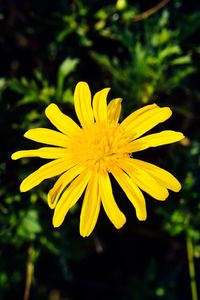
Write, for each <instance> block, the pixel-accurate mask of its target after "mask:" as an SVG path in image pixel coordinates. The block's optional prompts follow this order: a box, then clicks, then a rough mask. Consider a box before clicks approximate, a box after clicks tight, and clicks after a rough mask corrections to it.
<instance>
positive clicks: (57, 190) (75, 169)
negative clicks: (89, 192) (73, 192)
mask: <svg viewBox="0 0 200 300" xmlns="http://www.w3.org/2000/svg"><path fill="white" fill-rule="evenodd" d="M82 171H83V167H82V166H80V165H75V164H74V162H73V161H72V164H71V169H69V170H68V171H67V172H65V173H64V174H62V175H61V176H60V177H59V178H58V180H57V181H56V182H55V184H54V186H53V188H52V189H51V190H50V191H49V193H48V205H49V207H50V208H51V209H53V208H55V206H56V204H57V202H58V200H59V197H60V195H61V193H62V192H63V191H64V189H65V188H66V186H67V185H68V184H69V183H70V182H71V181H72V180H74V178H75V177H77V176H78V175H79V174H80V173H81V172H82Z"/></svg>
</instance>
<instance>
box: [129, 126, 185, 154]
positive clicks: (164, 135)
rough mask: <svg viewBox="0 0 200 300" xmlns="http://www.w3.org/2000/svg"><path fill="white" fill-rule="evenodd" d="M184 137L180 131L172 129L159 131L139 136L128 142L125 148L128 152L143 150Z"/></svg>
mask: <svg viewBox="0 0 200 300" xmlns="http://www.w3.org/2000/svg"><path fill="white" fill-rule="evenodd" d="M183 138H184V135H183V134H182V133H181V132H177V131H173V130H165V131H161V132H159V133H153V134H149V135H147V136H145V137H142V138H139V139H137V140H135V141H133V142H131V143H129V144H128V146H127V150H128V151H129V152H137V151H141V150H145V149H147V148H150V147H157V146H162V145H166V144H171V143H175V142H178V141H180V140H182V139H183Z"/></svg>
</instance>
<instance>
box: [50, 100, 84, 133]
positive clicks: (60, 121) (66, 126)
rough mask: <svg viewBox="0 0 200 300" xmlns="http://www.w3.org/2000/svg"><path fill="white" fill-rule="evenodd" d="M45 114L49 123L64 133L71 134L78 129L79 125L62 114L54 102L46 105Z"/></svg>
mask: <svg viewBox="0 0 200 300" xmlns="http://www.w3.org/2000/svg"><path fill="white" fill-rule="evenodd" d="M45 114H46V116H47V118H48V119H49V120H50V121H51V123H52V124H53V125H54V126H55V127H56V128H57V129H58V130H60V131H61V132H63V133H64V134H67V135H69V136H72V135H75V134H77V133H78V132H79V130H80V127H79V126H78V125H77V124H76V123H75V122H74V121H73V120H72V119H71V118H69V117H68V116H66V115H65V114H63V113H62V112H61V111H60V109H59V108H58V106H57V105H56V104H54V103H52V104H50V105H49V106H47V108H46V110H45Z"/></svg>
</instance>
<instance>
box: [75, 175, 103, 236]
mask: <svg viewBox="0 0 200 300" xmlns="http://www.w3.org/2000/svg"><path fill="white" fill-rule="evenodd" d="M100 204H101V202H100V194H99V178H98V175H97V174H96V173H94V174H92V176H91V179H90V181H89V182H88V186H87V188H86V191H85V196H84V200H83V205H82V209H81V216H80V234H81V235H82V236H83V237H86V236H89V235H90V234H91V232H92V231H93V229H94V227H95V225H96V222H97V219H98V215H99V211H100Z"/></svg>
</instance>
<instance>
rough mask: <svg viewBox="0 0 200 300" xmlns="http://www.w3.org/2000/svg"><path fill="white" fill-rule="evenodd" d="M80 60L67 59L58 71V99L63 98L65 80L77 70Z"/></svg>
mask: <svg viewBox="0 0 200 300" xmlns="http://www.w3.org/2000/svg"><path fill="white" fill-rule="evenodd" d="M78 62H79V60H78V59H76V58H73V59H72V58H69V57H68V58H66V59H65V60H64V61H63V62H62V64H61V65H60V67H59V69H58V78H57V90H56V96H57V98H58V99H60V98H61V96H62V94H63V85H64V80H65V78H66V77H67V76H68V75H69V74H70V73H71V72H72V71H74V70H75V68H76V66H77V64H78Z"/></svg>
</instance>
